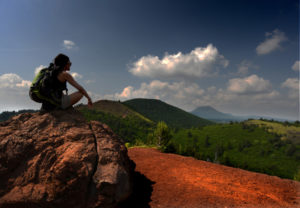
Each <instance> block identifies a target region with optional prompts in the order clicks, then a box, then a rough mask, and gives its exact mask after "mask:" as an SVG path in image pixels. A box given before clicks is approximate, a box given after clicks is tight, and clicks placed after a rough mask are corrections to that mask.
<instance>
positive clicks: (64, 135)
mask: <svg viewBox="0 0 300 208" xmlns="http://www.w3.org/2000/svg"><path fill="white" fill-rule="evenodd" d="M133 165H134V163H132V161H130V160H129V158H128V155H127V149H126V147H125V146H124V143H123V142H122V141H121V139H120V138H118V136H117V135H115V134H114V133H113V132H112V131H111V130H110V129H109V127H108V126H106V125H105V124H101V123H99V122H96V121H92V122H86V121H85V119H84V118H83V117H82V115H81V114H80V113H79V112H77V111H76V110H73V109H70V110H68V111H53V112H50V113H44V114H41V113H25V114H21V115H18V116H15V117H13V118H12V119H10V120H9V121H6V122H2V123H0V207H22V208H23V207H72V208H76V207H78V208H80V207H115V206H116V205H117V204H118V203H119V202H120V201H122V200H124V199H126V198H127V197H128V196H129V195H130V193H131V190H132V187H131V186H132V185H131V171H132V169H133Z"/></svg>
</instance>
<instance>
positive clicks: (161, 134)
mask: <svg viewBox="0 0 300 208" xmlns="http://www.w3.org/2000/svg"><path fill="white" fill-rule="evenodd" d="M154 137H155V139H156V143H157V145H158V146H165V145H166V144H167V143H168V142H169V141H170V139H171V132H170V129H169V127H168V126H167V124H166V123H165V122H163V121H160V122H158V123H157V126H156V129H155V131H154Z"/></svg>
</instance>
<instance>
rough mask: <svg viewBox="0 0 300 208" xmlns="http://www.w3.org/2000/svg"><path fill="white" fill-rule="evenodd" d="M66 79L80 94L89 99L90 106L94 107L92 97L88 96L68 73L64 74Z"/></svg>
mask: <svg viewBox="0 0 300 208" xmlns="http://www.w3.org/2000/svg"><path fill="white" fill-rule="evenodd" d="M64 78H65V80H66V81H67V82H69V83H70V84H71V85H72V86H73V87H75V88H76V89H77V90H78V91H79V92H81V93H82V94H83V95H84V96H85V97H86V98H87V99H88V105H89V106H91V105H93V103H92V99H91V97H90V96H89V95H88V93H87V92H86V90H85V89H84V88H83V87H82V86H81V85H80V84H78V83H77V82H76V81H75V79H74V78H73V77H72V76H71V75H70V74H69V73H67V72H65V73H64Z"/></svg>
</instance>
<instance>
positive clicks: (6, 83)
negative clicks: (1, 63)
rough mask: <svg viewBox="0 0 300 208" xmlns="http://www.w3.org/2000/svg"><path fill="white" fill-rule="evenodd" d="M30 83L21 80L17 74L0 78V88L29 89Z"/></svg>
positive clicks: (4, 75)
mask: <svg viewBox="0 0 300 208" xmlns="http://www.w3.org/2000/svg"><path fill="white" fill-rule="evenodd" d="M30 85H31V82H30V81H27V80H23V79H22V78H21V77H20V76H19V75H17V74H12V73H9V74H3V75H1V76H0V88H29V87H30Z"/></svg>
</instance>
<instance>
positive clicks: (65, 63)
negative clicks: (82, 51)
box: [54, 53, 72, 71]
mask: <svg viewBox="0 0 300 208" xmlns="http://www.w3.org/2000/svg"><path fill="white" fill-rule="evenodd" d="M54 65H55V66H58V67H60V68H62V69H63V70H66V71H69V70H70V66H71V65H72V63H71V62H70V59H69V57H68V56H66V55H65V54H62V53H60V54H58V55H57V56H56V57H55V59H54Z"/></svg>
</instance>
